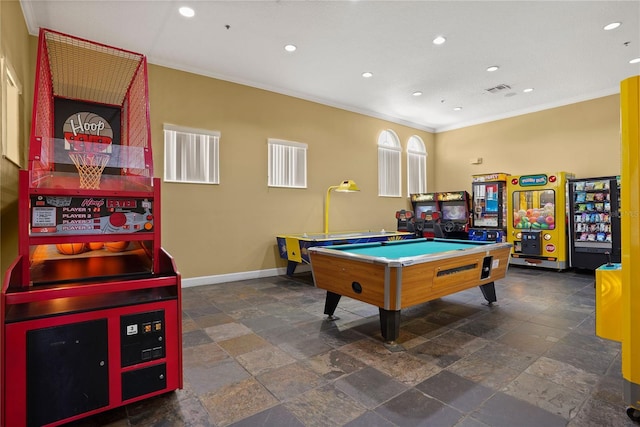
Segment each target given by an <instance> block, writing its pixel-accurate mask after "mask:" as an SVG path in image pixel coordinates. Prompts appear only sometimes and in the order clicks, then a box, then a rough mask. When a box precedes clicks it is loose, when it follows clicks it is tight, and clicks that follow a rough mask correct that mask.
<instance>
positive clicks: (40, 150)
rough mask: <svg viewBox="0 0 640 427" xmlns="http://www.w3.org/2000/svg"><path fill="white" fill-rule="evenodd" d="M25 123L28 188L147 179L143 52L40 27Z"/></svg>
mask: <svg viewBox="0 0 640 427" xmlns="http://www.w3.org/2000/svg"><path fill="white" fill-rule="evenodd" d="M31 126H32V127H31V141H30V150H29V169H30V171H31V186H32V187H47V186H53V185H58V186H59V185H63V186H64V187H65V188H76V187H79V188H84V189H98V188H100V189H105V190H109V189H114V190H115V189H122V188H123V187H124V188H131V187H132V186H135V185H140V184H141V185H151V179H150V178H152V177H153V163H152V162H153V159H152V152H151V135H150V125H149V99H148V87H147V62H146V58H145V56H144V55H141V54H138V53H133V52H129V51H126V50H123V49H118V48H114V47H110V46H106V45H103V44H100V43H96V42H91V41H87V40H84V39H81V38H78V37H73V36H70V35H65V34H61V33H58V32H55V31H52V30H47V29H41V30H40V38H39V46H38V57H37V66H36V82H35V94H34V104H33V117H32V124H31ZM124 177H126V179H125V178H124Z"/></svg>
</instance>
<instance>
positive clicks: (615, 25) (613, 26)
mask: <svg viewBox="0 0 640 427" xmlns="http://www.w3.org/2000/svg"><path fill="white" fill-rule="evenodd" d="M620 25H622V23H621V22H612V23H611V24H607V25H605V26H604V27H602V29H603V30H605V31H609V30H615V29H616V28H618V27H619V26H620Z"/></svg>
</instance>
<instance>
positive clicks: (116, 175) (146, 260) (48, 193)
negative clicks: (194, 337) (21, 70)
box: [0, 29, 182, 427]
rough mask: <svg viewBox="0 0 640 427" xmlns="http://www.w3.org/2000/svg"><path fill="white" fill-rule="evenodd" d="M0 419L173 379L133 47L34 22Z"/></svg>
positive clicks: (39, 420)
mask: <svg viewBox="0 0 640 427" xmlns="http://www.w3.org/2000/svg"><path fill="white" fill-rule="evenodd" d="M18 191H19V198H18V200H19V201H18V214H19V216H20V221H19V230H18V233H19V234H18V236H19V237H18V257H17V258H16V260H15V261H14V262H13V264H12V265H11V266H10V268H9V269H8V270H7V272H6V274H5V277H4V282H3V286H2V294H1V300H0V303H1V305H2V307H1V311H0V324H1V328H2V329H1V340H0V358H1V359H0V364H1V369H2V380H1V382H2V384H1V388H0V405H1V409H2V411H1V419H0V425H3V426H12V427H21V426H29V427H30V426H43V425H46V426H58V425H62V424H66V423H68V422H70V421H74V420H78V419H81V418H84V417H87V416H89V415H93V414H96V413H98V412H102V411H106V410H109V409H113V408H116V407H120V406H124V405H127V404H130V403H133V402H137V401H140V400H143V399H146V398H149V397H151V396H156V395H159V394H162V393H166V392H169V391H173V390H176V389H178V388H182V345H181V342H182V332H181V329H182V326H181V316H182V315H181V279H180V274H179V273H178V271H177V269H176V265H175V262H174V260H173V258H172V257H171V256H170V255H169V254H168V253H167V252H166V251H165V250H164V249H163V248H162V246H161V242H160V230H161V224H160V213H161V210H160V180H159V179H158V178H154V176H153V158H152V152H151V132H150V124H149V99H148V86H147V63H146V58H145V57H144V56H143V55H140V54H137V53H133V52H128V51H125V50H122V49H118V48H114V47H110V46H105V45H102V44H98V43H94V42H91V41H87V40H83V39H79V38H77V37H73V36H70V35H65V34H61V33H58V32H55V31H51V30H46V29H41V30H40V34H39V40H38V56H37V63H36V78H35V89H34V103H33V114H32V123H31V138H30V145H29V160H28V170H21V171H20V174H19V188H18Z"/></svg>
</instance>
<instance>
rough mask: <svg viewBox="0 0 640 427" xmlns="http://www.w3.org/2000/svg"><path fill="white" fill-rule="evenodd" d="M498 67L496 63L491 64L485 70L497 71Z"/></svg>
mask: <svg viewBox="0 0 640 427" xmlns="http://www.w3.org/2000/svg"><path fill="white" fill-rule="evenodd" d="M498 68H500V67H498V66H497V65H492V66H491V67H489V68H487V71H489V72H492V71H498Z"/></svg>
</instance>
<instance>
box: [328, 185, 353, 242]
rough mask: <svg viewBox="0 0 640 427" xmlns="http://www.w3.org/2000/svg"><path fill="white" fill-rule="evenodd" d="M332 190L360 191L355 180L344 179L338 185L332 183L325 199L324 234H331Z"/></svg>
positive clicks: (344, 191) (342, 191) (341, 191)
mask: <svg viewBox="0 0 640 427" xmlns="http://www.w3.org/2000/svg"><path fill="white" fill-rule="evenodd" d="M331 191H337V192H340V193H351V192H353V191H360V189H359V188H358V186H357V185H356V183H355V182H353V181H352V180H350V179H347V180H345V181H342V182H341V183H340V184H338V185H332V186H331V187H329V188H328V189H327V198H326V199H325V201H324V234H329V200H330V199H331Z"/></svg>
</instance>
